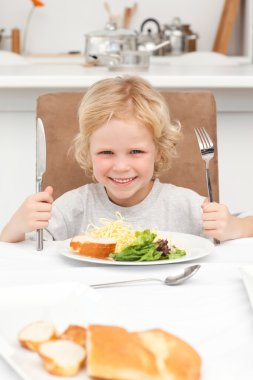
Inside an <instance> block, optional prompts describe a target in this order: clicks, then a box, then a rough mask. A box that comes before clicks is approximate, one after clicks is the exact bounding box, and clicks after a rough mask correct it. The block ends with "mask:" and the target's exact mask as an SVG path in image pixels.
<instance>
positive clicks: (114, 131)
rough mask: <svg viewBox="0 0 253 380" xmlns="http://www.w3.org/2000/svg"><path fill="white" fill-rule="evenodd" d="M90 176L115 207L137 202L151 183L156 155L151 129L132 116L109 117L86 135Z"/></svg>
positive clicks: (142, 197) (146, 192) (127, 205)
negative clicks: (130, 117)
mask: <svg viewBox="0 0 253 380" xmlns="http://www.w3.org/2000/svg"><path fill="white" fill-rule="evenodd" d="M90 154H91V160H92V166H93V175H94V177H95V178H96V180H97V181H98V182H99V183H101V184H102V185H104V186H105V188H106V191H107V195H108V197H109V198H110V199H111V201H112V202H114V203H115V204H117V205H119V206H123V207H129V206H134V205H136V204H138V203H139V202H141V201H142V200H143V199H144V198H145V197H146V196H147V195H148V193H149V192H150V190H151V188H152V186H153V181H152V177H153V173H154V163H155V161H156V159H157V158H158V157H157V154H156V148H155V144H154V141H153V136H152V134H151V132H150V131H149V130H148V129H147V128H146V127H144V126H143V125H141V124H139V123H138V122H137V121H136V120H135V119H128V120H118V119H111V120H110V121H109V122H107V123H105V124H103V125H102V126H101V127H100V128H98V129H97V130H95V131H94V132H93V133H92V135H91V137H90Z"/></svg>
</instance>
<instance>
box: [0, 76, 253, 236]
mask: <svg viewBox="0 0 253 380" xmlns="http://www.w3.org/2000/svg"><path fill="white" fill-rule="evenodd" d="M79 126H80V132H79V134H78V135H77V136H76V139H75V141H74V148H75V156H76V159H77V161H78V163H79V164H80V166H81V168H83V169H84V171H85V172H86V173H88V174H91V175H92V176H93V178H94V182H95V183H93V184H88V185H85V186H82V187H80V188H78V189H75V190H72V191H70V192H67V193H65V194H64V195H62V196H61V197H60V198H58V199H57V200H56V201H55V202H54V203H53V189H52V187H50V186H49V187H47V188H46V189H45V191H43V192H41V193H37V194H34V195H31V196H30V197H28V198H27V199H26V200H25V201H24V203H23V204H22V205H21V206H20V208H19V209H18V210H17V212H16V213H15V214H14V215H13V217H12V218H11V220H10V221H9V223H8V224H7V225H6V226H5V228H4V229H3V231H2V233H1V235H0V240H1V241H6V242H18V241H22V240H24V239H25V238H26V234H27V233H30V232H32V231H35V230H36V229H41V228H43V229H45V232H44V238H45V239H54V240H64V239H67V238H71V237H73V236H74V235H77V234H79V233H80V232H82V231H85V230H86V228H87V226H88V225H89V224H90V223H93V224H97V222H98V220H99V219H100V218H109V219H114V218H115V213H116V212H120V213H121V214H122V216H123V217H124V218H125V219H126V221H127V222H128V223H130V224H132V226H133V227H134V228H141V229H147V228H154V227H156V228H158V229H159V230H167V231H177V232H183V233H190V234H195V235H200V236H202V235H205V236H208V237H212V238H216V239H218V240H221V241H223V240H227V239H235V238H240V237H246V236H253V217H247V218H237V217H235V216H233V215H231V214H230V212H229V211H228V209H227V207H226V206H224V205H220V204H218V203H215V202H213V203H209V202H208V201H207V200H205V199H204V197H202V196H200V195H198V194H197V193H195V192H194V191H192V190H190V189H185V188H181V187H177V186H174V185H171V184H162V183H160V181H159V179H158V176H159V174H160V173H161V172H162V171H163V170H164V169H168V168H169V167H170V165H171V161H172V158H173V157H174V156H175V154H176V150H175V146H176V144H177V142H178V141H179V139H180V138H181V132H180V126H179V125H173V124H172V123H171V120H170V115H169V111H168V108H167V105H166V103H165V101H164V99H163V97H162V96H161V95H160V93H159V92H158V91H156V90H155V89H154V88H153V87H152V86H151V85H150V84H149V83H148V82H146V81H145V80H143V79H142V78H140V77H125V78H122V77H116V78H110V79H105V80H101V81H99V82H97V83H95V84H94V85H92V86H91V87H90V88H89V90H88V91H87V93H86V94H85V96H84V98H83V100H82V103H81V105H80V108H79Z"/></svg>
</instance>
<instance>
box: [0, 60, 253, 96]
mask: <svg viewBox="0 0 253 380" xmlns="http://www.w3.org/2000/svg"><path fill="white" fill-rule="evenodd" d="M153 58H155V57H153ZM28 62H29V60H28ZM127 73H128V74H131V71H128V72H127ZM123 74H126V72H124V71H109V70H108V69H107V68H106V67H102V66H100V67H99V66H97V67H84V65H83V64H82V63H81V62H78V61H77V60H73V62H69V63H68V62H66V61H65V62H64V63H58V64H57V63H56V62H55V61H54V62H50V61H46V62H45V63H43V62H41V60H38V61H37V63H36V60H31V63H28V64H25V65H10V66H7V65H6V66H4V65H1V66H0V88H57V89H60V88H66V89H67V88H80V89H83V88H87V87H89V86H90V85H91V84H92V83H94V82H95V81H97V80H99V79H102V78H105V77H108V76H115V75H123ZM134 74H138V75H141V76H143V77H144V78H146V79H147V80H149V82H150V83H151V84H152V85H154V86H155V87H157V88H160V89H169V88H183V89H184V88H201V89H203V88H210V89H213V88H245V89H248V88H253V65H251V64H235V65H220V66H218V65H217V66H211V65H210V66H209V65H204V66H200V65H191V66H186V65H176V64H175V63H173V64H172V63H170V61H169V60H167V59H166V58H163V60H161V59H160V61H158V60H155V59H153V60H152V62H151V65H150V68H149V70H148V71H136V72H134Z"/></svg>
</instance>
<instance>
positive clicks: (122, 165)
mask: <svg viewBox="0 0 253 380" xmlns="http://www.w3.org/2000/svg"><path fill="white" fill-rule="evenodd" d="M129 168H130V166H129V163H128V160H127V159H126V158H118V159H117V160H115V161H114V164H113V170H115V171H121V172H122V171H127V170H128V169H129Z"/></svg>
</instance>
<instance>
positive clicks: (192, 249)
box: [60, 231, 214, 266]
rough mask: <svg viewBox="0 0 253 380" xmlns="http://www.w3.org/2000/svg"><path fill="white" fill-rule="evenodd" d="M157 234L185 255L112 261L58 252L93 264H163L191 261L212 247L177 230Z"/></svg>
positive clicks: (210, 243)
mask: <svg viewBox="0 0 253 380" xmlns="http://www.w3.org/2000/svg"><path fill="white" fill-rule="evenodd" d="M159 235H161V236H162V238H164V239H169V240H170V241H172V242H173V243H174V244H175V245H176V246H178V247H181V248H183V249H185V250H186V256H183V257H181V258H179V259H175V260H157V261H127V262H126V261H114V260H108V259H96V258H93V257H86V256H81V255H77V254H74V253H71V252H69V250H68V249H67V250H62V251H60V254H61V255H63V256H65V257H68V258H70V259H73V260H78V261H84V262H88V263H94V264H103V265H136V266H138V265H165V264H175V263H182V262H185V261H191V260H196V259H200V258H201V257H204V256H207V255H209V254H210V253H211V252H212V251H213V249H214V244H213V243H212V242H211V241H210V240H208V239H205V238H202V237H199V236H195V235H190V234H183V233H179V232H167V231H159Z"/></svg>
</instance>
